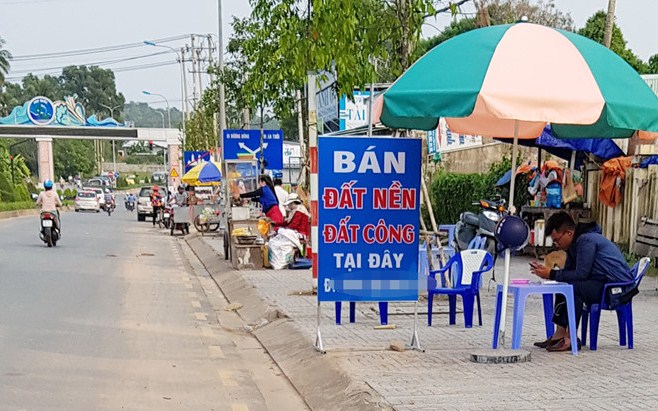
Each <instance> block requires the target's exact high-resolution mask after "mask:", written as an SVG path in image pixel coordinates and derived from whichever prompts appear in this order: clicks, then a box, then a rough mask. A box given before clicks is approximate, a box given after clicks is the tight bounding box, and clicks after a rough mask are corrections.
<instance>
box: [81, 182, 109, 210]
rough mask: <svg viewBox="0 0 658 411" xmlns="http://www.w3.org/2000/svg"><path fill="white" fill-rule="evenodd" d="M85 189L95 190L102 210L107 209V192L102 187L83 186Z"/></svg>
mask: <svg viewBox="0 0 658 411" xmlns="http://www.w3.org/2000/svg"><path fill="white" fill-rule="evenodd" d="M82 190H83V191H93V192H94V193H96V198H97V199H98V205H99V207H100V208H101V209H102V210H105V192H104V191H103V189H102V188H99V187H83V188H82Z"/></svg>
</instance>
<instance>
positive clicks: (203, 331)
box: [201, 327, 215, 338]
mask: <svg viewBox="0 0 658 411" xmlns="http://www.w3.org/2000/svg"><path fill="white" fill-rule="evenodd" d="M201 334H203V336H204V337H207V338H214V337H215V333H213V331H212V329H211V328H210V327H201Z"/></svg>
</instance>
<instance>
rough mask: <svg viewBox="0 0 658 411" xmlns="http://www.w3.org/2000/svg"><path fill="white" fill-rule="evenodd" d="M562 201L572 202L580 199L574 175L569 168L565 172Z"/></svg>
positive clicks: (565, 202)
mask: <svg viewBox="0 0 658 411" xmlns="http://www.w3.org/2000/svg"><path fill="white" fill-rule="evenodd" d="M562 186H563V189H562V198H563V200H562V202H563V203H564V204H568V203H571V202H573V201H576V200H577V199H578V193H577V192H576V186H575V185H574V183H573V177H572V176H571V172H570V171H569V170H568V169H567V170H565V172H564V182H563V184H562Z"/></svg>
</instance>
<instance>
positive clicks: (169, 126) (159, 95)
mask: <svg viewBox="0 0 658 411" xmlns="http://www.w3.org/2000/svg"><path fill="white" fill-rule="evenodd" d="M142 93H144V94H145V95H147V96H158V97H162V98H163V99H164V101H165V103H167V127H168V128H171V115H170V110H169V100H167V97H165V96H163V95H162V94H158V93H151V92H150V91H142Z"/></svg>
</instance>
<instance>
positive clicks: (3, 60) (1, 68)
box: [0, 38, 11, 84]
mask: <svg viewBox="0 0 658 411" xmlns="http://www.w3.org/2000/svg"><path fill="white" fill-rule="evenodd" d="M4 44H5V41H4V40H3V39H2V38H0V84H4V82H5V74H7V73H8V72H9V60H11V53H10V52H9V51H7V50H3V49H2V46H3V45H4Z"/></svg>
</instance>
